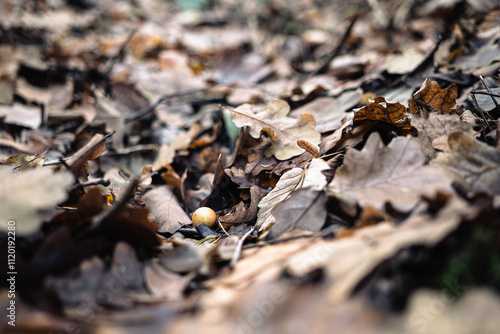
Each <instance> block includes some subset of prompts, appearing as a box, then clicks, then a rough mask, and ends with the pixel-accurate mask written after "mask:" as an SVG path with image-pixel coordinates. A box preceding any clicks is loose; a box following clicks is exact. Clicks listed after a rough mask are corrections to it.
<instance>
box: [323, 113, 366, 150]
mask: <svg viewBox="0 0 500 334" xmlns="http://www.w3.org/2000/svg"><path fill="white" fill-rule="evenodd" d="M352 117H353V115H352V114H350V116H348V117H346V118H344V124H343V125H342V127H341V128H340V129H337V130H335V132H333V133H332V134H331V135H329V136H328V137H326V138H324V139H323V140H322V142H321V145H320V154H326V153H327V152H338V151H340V150H342V149H343V148H346V147H353V146H356V145H358V144H359V143H361V142H362V141H363V138H364V136H365V134H366V133H368V131H370V130H371V129H372V128H373V127H374V126H375V125H376V123H375V122H369V123H366V124H360V125H358V126H356V127H355V128H353V124H352Z"/></svg>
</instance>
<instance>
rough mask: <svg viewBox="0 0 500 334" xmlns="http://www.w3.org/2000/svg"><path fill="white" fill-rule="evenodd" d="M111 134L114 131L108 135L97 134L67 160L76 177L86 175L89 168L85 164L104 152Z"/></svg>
mask: <svg viewBox="0 0 500 334" xmlns="http://www.w3.org/2000/svg"><path fill="white" fill-rule="evenodd" d="M111 135H112V133H111V134H108V135H106V136H104V135H102V134H100V133H97V134H95V135H94V136H93V137H92V139H90V140H89V142H88V143H87V144H85V146H83V147H82V148H80V149H79V150H78V151H76V153H75V154H73V155H72V156H71V157H69V158H68V159H67V160H66V164H67V165H68V166H69V167H70V168H71V170H72V171H73V173H74V174H75V176H76V177H86V175H87V169H86V167H85V164H86V163H87V161H89V160H93V159H96V158H97V157H99V156H100V155H101V153H102V152H104V150H105V149H106V143H105V141H106V138H108V137H109V136H111Z"/></svg>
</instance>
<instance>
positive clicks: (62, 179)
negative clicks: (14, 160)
mask: <svg viewBox="0 0 500 334" xmlns="http://www.w3.org/2000/svg"><path fill="white" fill-rule="evenodd" d="M72 182H73V176H72V175H71V173H69V172H60V173H54V172H53V171H52V170H51V169H49V168H38V169H29V170H26V171H21V172H18V173H14V172H13V171H12V170H11V167H2V168H0V220H1V221H0V229H1V230H3V231H5V230H7V226H8V225H7V224H8V222H9V221H11V220H12V221H15V226H16V232H18V233H19V234H26V233H31V232H34V231H36V230H37V229H38V227H39V224H40V223H41V221H42V219H43V217H42V216H40V215H39V210H46V209H50V208H53V207H54V206H55V205H56V204H58V203H60V202H62V201H64V200H65V199H66V196H67V193H66V187H69V186H70V185H71V184H72Z"/></svg>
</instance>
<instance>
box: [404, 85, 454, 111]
mask: <svg viewBox="0 0 500 334" xmlns="http://www.w3.org/2000/svg"><path fill="white" fill-rule="evenodd" d="M457 96H458V87H457V85H456V84H455V83H452V84H451V85H449V86H448V87H447V88H445V89H442V88H441V87H440V86H439V84H438V83H437V82H436V81H432V80H429V79H425V81H424V83H423V84H422V86H421V87H420V89H419V90H418V91H417V92H416V93H415V94H413V97H412V98H411V100H410V103H409V111H410V113H413V114H416V113H418V112H419V111H423V113H424V114H425V115H428V114H429V113H431V112H437V113H439V114H455V113H456V112H457V109H458V106H457Z"/></svg>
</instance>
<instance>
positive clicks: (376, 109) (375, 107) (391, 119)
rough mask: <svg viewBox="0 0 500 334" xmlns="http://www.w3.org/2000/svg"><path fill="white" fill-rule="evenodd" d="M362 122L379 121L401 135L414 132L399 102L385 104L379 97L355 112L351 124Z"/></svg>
mask: <svg viewBox="0 0 500 334" xmlns="http://www.w3.org/2000/svg"><path fill="white" fill-rule="evenodd" d="M364 121H379V122H384V123H388V124H391V125H394V126H395V127H396V128H397V129H398V130H399V132H400V133H402V134H409V133H413V132H414V131H415V130H414V129H413V127H412V126H411V124H410V119H409V117H408V116H407V115H406V112H405V107H404V106H403V105H402V104H401V103H399V102H387V101H386V100H385V98H383V97H380V96H379V97H377V98H376V99H375V101H373V102H372V103H370V104H369V105H367V106H365V107H362V108H360V109H358V110H357V111H356V112H355V114H354V119H353V124H354V125H355V126H356V125H358V124H359V123H361V122H364Z"/></svg>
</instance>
